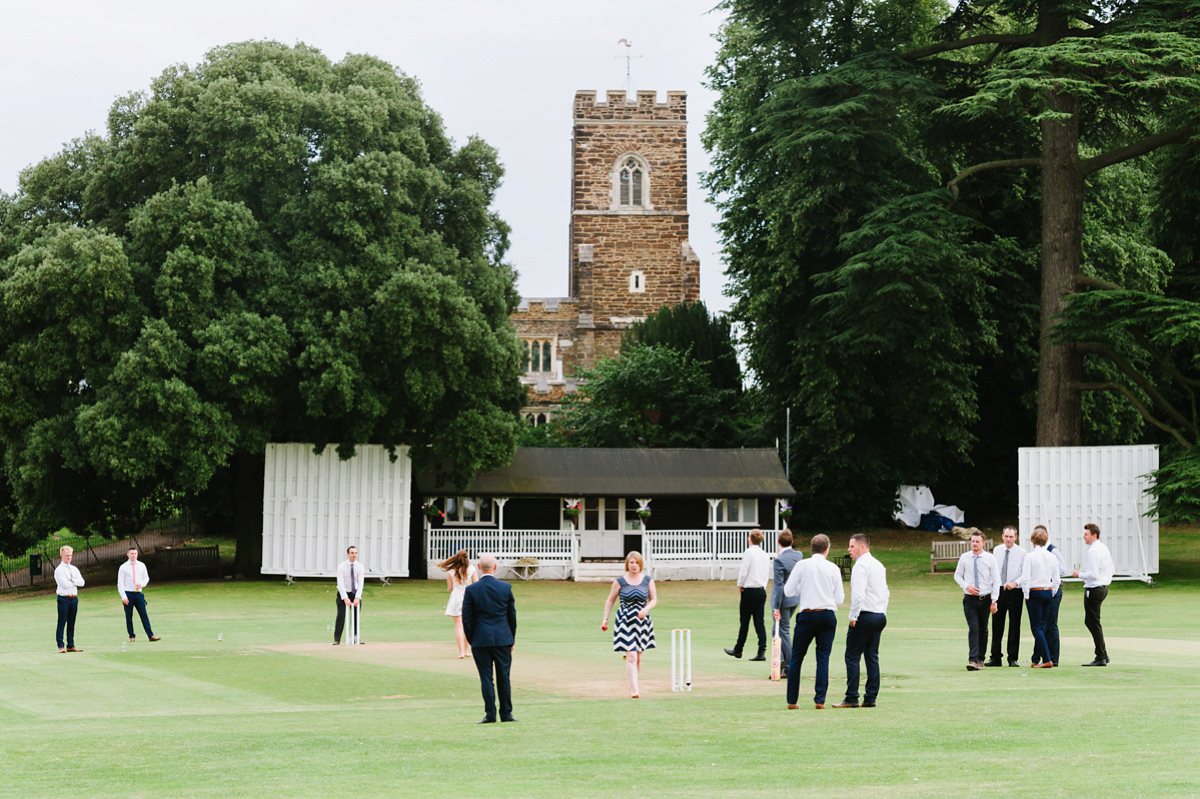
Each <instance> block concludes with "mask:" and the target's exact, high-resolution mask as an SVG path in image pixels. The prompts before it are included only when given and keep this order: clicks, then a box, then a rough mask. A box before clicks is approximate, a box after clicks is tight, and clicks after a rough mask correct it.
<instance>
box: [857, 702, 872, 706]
mask: <svg viewBox="0 0 1200 799" xmlns="http://www.w3.org/2000/svg"><path fill="white" fill-rule="evenodd" d="M859 707H875V703H874V702H863V703H862V704H861V705H859Z"/></svg>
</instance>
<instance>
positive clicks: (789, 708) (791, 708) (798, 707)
mask: <svg viewBox="0 0 1200 799" xmlns="http://www.w3.org/2000/svg"><path fill="white" fill-rule="evenodd" d="M799 709H800V706H799V705H788V710H799Z"/></svg>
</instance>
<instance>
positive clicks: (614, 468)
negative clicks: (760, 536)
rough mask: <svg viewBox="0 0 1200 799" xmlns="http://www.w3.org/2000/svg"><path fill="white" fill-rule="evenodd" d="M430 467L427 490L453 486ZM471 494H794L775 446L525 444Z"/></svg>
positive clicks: (420, 483) (423, 481)
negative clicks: (583, 446)
mask: <svg viewBox="0 0 1200 799" xmlns="http://www.w3.org/2000/svg"><path fill="white" fill-rule="evenodd" d="M436 478H437V475H436V474H435V473H434V472H433V471H432V470H426V471H425V472H423V473H421V474H420V475H418V476H417V489H418V490H419V491H420V492H421V493H422V494H425V495H432V494H444V493H446V492H447V491H451V490H453V489H450V488H448V487H447V486H446V485H445V484H443V485H442V486H440V487H439V486H438V485H437V479H436ZM461 493H463V494H466V495H469V496H493V497H503V496H554V497H588V496H603V497H612V496H625V497H638V496H646V497H663V496H677V497H779V498H784V497H793V496H795V495H796V491H795V489H793V488H792V486H791V484H790V483H789V482H788V480H787V475H786V474H784V471H783V465H782V464H781V463H780V461H779V453H778V452H776V451H775V450H773V449H569V448H568V449H560V448H553V449H540V448H532V447H529V448H520V449H518V450H517V451H516V453H515V454H514V455H513V458H512V461H511V462H510V463H509V464H508V465H507V466H504V467H502V468H499V469H495V470H493V471H490V472H483V473H481V474H478V475H476V476H475V479H474V480H473V481H472V482H471V484H470V486H468V487H467V488H465V489H464V490H463V491H462V492H461Z"/></svg>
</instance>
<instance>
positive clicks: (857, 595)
mask: <svg viewBox="0 0 1200 799" xmlns="http://www.w3.org/2000/svg"><path fill="white" fill-rule="evenodd" d="M866 593H867V570H866V569H865V568H859V565H858V564H857V563H855V564H854V568H853V569H851V570H850V626H851V627H853V626H854V622H856V621H858V614H859V613H861V612H862V603H863V598H864V597H865V595H866Z"/></svg>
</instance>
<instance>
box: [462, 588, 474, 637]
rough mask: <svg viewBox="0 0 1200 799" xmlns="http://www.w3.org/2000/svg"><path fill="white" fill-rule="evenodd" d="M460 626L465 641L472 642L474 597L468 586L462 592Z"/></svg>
mask: <svg viewBox="0 0 1200 799" xmlns="http://www.w3.org/2000/svg"><path fill="white" fill-rule="evenodd" d="M462 626H463V635H465V636H466V637H467V643H468V644H470V643H472V642H473V641H474V640H475V597H474V596H472V591H471V589H470V588H468V589H467V590H466V592H465V593H464V594H463V605H462Z"/></svg>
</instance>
